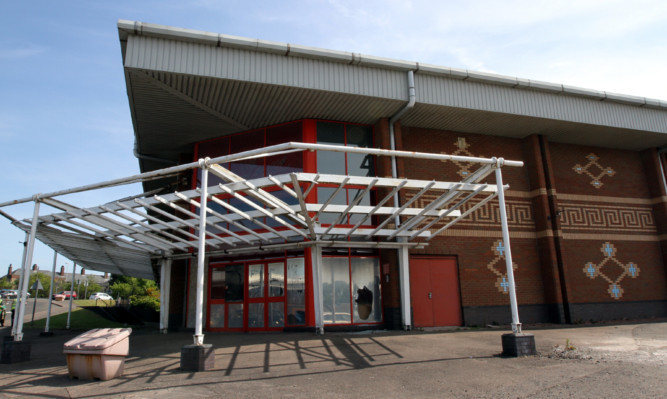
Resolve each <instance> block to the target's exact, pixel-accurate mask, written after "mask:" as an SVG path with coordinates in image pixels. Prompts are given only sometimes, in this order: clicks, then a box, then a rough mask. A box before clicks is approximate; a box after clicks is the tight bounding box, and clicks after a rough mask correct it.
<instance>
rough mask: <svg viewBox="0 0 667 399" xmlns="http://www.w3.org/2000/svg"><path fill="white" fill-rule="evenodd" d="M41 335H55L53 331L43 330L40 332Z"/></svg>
mask: <svg viewBox="0 0 667 399" xmlns="http://www.w3.org/2000/svg"><path fill="white" fill-rule="evenodd" d="M39 336H40V337H53V331H48V332H47V331H42V332H41V333H39Z"/></svg>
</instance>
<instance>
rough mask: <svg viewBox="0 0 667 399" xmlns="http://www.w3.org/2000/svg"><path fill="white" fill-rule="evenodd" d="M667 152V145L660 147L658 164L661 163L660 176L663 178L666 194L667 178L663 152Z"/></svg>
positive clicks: (666, 192)
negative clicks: (663, 163)
mask: <svg viewBox="0 0 667 399" xmlns="http://www.w3.org/2000/svg"><path fill="white" fill-rule="evenodd" d="M665 152H667V146H666V147H660V148H658V165H660V177H661V178H662V187H663V188H664V189H665V194H667V180H665V168H664V167H663V166H662V154H664V153H665Z"/></svg>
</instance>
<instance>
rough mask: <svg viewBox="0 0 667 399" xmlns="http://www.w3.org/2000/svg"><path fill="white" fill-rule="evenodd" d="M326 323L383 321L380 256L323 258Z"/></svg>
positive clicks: (324, 313) (323, 294) (323, 293)
mask: <svg viewBox="0 0 667 399" xmlns="http://www.w3.org/2000/svg"><path fill="white" fill-rule="evenodd" d="M322 299H323V318H324V324H350V323H352V324H366V323H380V322H382V307H381V298H380V265H379V260H378V258H377V257H356V256H325V257H323V258H322Z"/></svg>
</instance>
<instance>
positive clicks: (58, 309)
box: [4, 298, 77, 325]
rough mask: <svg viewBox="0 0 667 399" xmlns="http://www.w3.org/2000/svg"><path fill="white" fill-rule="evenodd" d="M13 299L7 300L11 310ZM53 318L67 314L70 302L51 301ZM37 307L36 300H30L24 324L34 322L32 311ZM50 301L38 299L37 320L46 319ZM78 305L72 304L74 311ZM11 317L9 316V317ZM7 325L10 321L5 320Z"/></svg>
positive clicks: (27, 304) (6, 302)
mask: <svg viewBox="0 0 667 399" xmlns="http://www.w3.org/2000/svg"><path fill="white" fill-rule="evenodd" d="M12 301H13V299H5V300H4V304H5V307H6V308H7V309H8V310H9V309H10V307H11V302H12ZM51 303H52V305H51V316H53V315H57V314H60V313H66V312H67V311H68V310H69V301H51ZM34 306H35V299H34V298H28V301H27V303H26V307H25V317H24V318H23V320H24V323H30V322H31V321H32V310H33V308H34ZM48 307H49V300H48V299H46V298H37V308H35V320H39V319H45V318H46V312H47V311H48ZM76 308H77V306H76V304H74V303H72V309H76ZM8 316H9V315H8ZM12 317H13V316H12ZM5 323H6V324H7V325H9V323H8V319H7V320H5Z"/></svg>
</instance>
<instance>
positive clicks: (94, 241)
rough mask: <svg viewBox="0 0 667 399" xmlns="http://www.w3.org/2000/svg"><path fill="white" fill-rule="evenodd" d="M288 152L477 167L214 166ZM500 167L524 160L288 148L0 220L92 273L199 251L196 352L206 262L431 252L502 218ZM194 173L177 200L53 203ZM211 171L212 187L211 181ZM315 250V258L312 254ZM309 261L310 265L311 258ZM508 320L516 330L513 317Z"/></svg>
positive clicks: (145, 267) (50, 201) (206, 162)
mask: <svg viewBox="0 0 667 399" xmlns="http://www.w3.org/2000/svg"><path fill="white" fill-rule="evenodd" d="M296 151H335V152H349V153H359V154H365V155H368V156H391V157H406V158H417V159H429V160H434V161H447V160H450V161H458V162H466V163H473V164H478V165H479V167H478V169H477V170H476V171H475V172H473V173H472V174H471V175H470V176H469V177H467V178H466V179H464V180H462V181H459V182H444V181H426V180H415V179H407V178H385V177H364V176H343V175H330V174H313V173H304V172H294V173H288V174H282V175H278V176H268V177H262V178H257V179H252V180H246V179H244V178H243V177H241V176H239V175H237V174H235V173H233V172H232V171H231V170H229V169H227V168H225V167H223V166H222V165H223V164H226V163H229V162H238V161H245V160H249V159H254V158H259V157H268V156H276V155H280V154H286V153H291V152H296ZM502 166H523V162H520V161H506V160H504V159H503V158H478V157H466V156H453V155H448V154H433V153H419V152H407V151H395V150H383V149H375V148H358V147H345V146H336V145H325V144H308V143H294V142H290V143H284V144H279V145H274V146H270V147H265V148H260V149H257V150H251V151H246V152H242V153H238V154H233V155H227V156H222V157H217V158H213V159H209V158H206V159H200V160H199V161H197V162H192V163H189V164H184V165H179V166H175V167H171V168H166V169H160V170H156V171H153V172H147V173H143V174H140V175H135V176H130V177H127V178H122V179H116V180H111V181H107V182H102V183H97V184H92V185H87V186H82V187H77V188H73V189H69V190H62V191H58V192H54V193H49V194H43V195H35V196H33V197H29V198H23V199H19V200H14V201H9V202H4V203H0V208H2V207H5V206H9V205H14V204H18V203H25V202H30V201H33V202H34V203H35V212H34V216H33V218H32V219H25V220H23V221H18V220H15V219H14V218H12V217H11V216H9V215H8V214H6V213H5V212H1V211H0V212H1V213H2V215H4V216H6V217H8V218H9V219H10V220H11V221H12V223H13V224H14V225H16V226H17V227H19V228H21V229H22V230H24V231H26V232H27V233H29V234H30V240H34V238H35V237H36V238H38V239H39V240H40V241H42V242H44V243H45V244H46V245H48V246H50V247H52V248H53V249H54V250H56V251H57V252H60V253H61V254H63V255H65V256H66V257H68V258H69V259H71V260H72V261H74V262H76V263H77V264H79V265H81V266H82V267H85V268H88V269H92V270H99V271H107V272H111V273H121V274H129V275H134V276H138V277H148V278H151V277H152V264H151V263H152V262H151V259H154V260H155V259H165V258H168V259H173V258H177V257H181V256H192V255H193V254H196V255H197V256H198V277H197V286H198V289H197V314H196V328H195V343H196V344H203V335H202V334H201V325H202V320H201V313H202V306H201V304H202V303H203V269H204V258H205V256H207V255H211V254H212V253H223V254H227V253H237V252H248V251H255V250H258V249H268V248H271V249H279V248H281V249H282V248H289V247H303V246H315V247H317V248H320V247H322V246H347V247H356V246H376V247H393V248H399V247H406V246H408V247H410V246H424V245H428V242H429V241H430V240H431V239H432V238H433V237H435V236H437V235H438V234H440V233H441V232H442V231H444V230H446V229H448V228H449V227H451V226H452V225H454V224H455V223H457V222H458V221H460V220H461V219H463V218H465V217H467V216H468V215H470V214H471V213H472V212H474V211H475V210H477V209H478V208H480V207H481V206H483V205H484V204H485V203H487V202H488V201H491V200H492V199H494V198H496V197H498V198H499V200H500V209H501V210H502V211H504V209H505V204H504V195H503V191H504V190H505V189H507V188H508V187H509V186H506V185H503V184H502V175H501V173H500V170H501V167H502ZM196 168H198V169H200V171H201V179H200V184H199V187H197V188H195V189H191V190H187V191H183V192H179V191H172V192H169V193H166V194H163V193H161V194H154V193H144V194H140V195H137V196H133V197H130V198H125V199H120V200H116V201H111V202H108V203H106V204H103V205H100V206H96V207H88V208H82V207H77V206H75V205H72V204H68V203H66V202H64V201H62V200H59V199H55V197H57V196H62V195H66V194H71V193H77V192H83V191H88V190H94V189H100V188H104V187H111V186H117V185H121V184H128V183H134V182H141V181H147V180H152V179H156V178H162V177H165V176H170V175H174V174H176V173H181V172H184V171H188V170H193V169H196ZM494 172H495V175H496V176H495V177H496V183H495V184H488V183H484V182H483V181H484V179H485V178H486V177H487V176H489V175H490V174H491V173H494ZM210 174H212V175H213V178H215V179H216V181H215V182H213V183H212V184H210V185H209V183H208V182H209V175H210ZM211 180H213V179H211ZM322 185H325V186H326V187H329V188H333V190H330V191H331V194H330V195H328V197H326V198H323V197H322V193H323V192H322V191H321V190H320V191H317V188H318V187H321V186H322ZM349 188H353V189H355V190H357V191H358V193H359V194H357V196H356V197H355V198H354V199H353V200H351V201H350V203H349V204H344V205H343V204H336V203H335V201H334V199H335V197H336V195H337V194H338V193H340V192H341V191H342V190H345V189H349ZM372 191H375V192H378V193H382V195H380V196H379V197H378V198H376V201H375V205H362V204H363V203H364V200H365V199H366V200H368V199H369V198H370V195H371V192H372ZM311 193H317V194H318V195H317V200H318V201H317V203H314V202H312V201H310V200H311V199H312V196H311ZM397 194H403V196H404V198H406V201H405V202H404V203H403V205H401V206H400V207H399V206H396V205H395V206H391V205H390V204H391V203H392V201H390V200H391V199H392V198H393V197H394V196H395V195H397ZM380 197H381V198H380ZM227 199H230V200H229V201H228V200H227ZM473 199H476V200H477V201H478V202H477V203H476V204H475V205H473V206H471V207H469V208H468V209H467V210H465V211H462V210H463V209H464V208H463V205H464V204H466V203H467V202H469V201H471V200H473ZM366 203H370V201H366ZM39 204H45V205H48V206H50V207H52V208H55V209H56V210H58V212H56V213H52V214H48V215H44V216H39ZM239 204H242V205H239ZM202 210H204V211H202ZM503 214H504V212H501V219H502V224H503V231H505V230H506V224H507V220H506V216H505V217H503ZM325 215H326V217H327V220H329V219H332V220H334V222H333V223H322V222H321V221H320V220H321V219H322V218H323V216H325ZM348 216H354V217H355V218H356V219H358V220H357V221H356V222H355V223H354V225H352V224H348V223H342V222H344V221H346V218H347V217H348ZM372 218H376V219H375V221H374V222H375V223H377V224H374V223H372V222H371V221H372ZM441 222H442V223H444V226H442V227H440V228H438V229H437V230H434V229H433V228H434V227H433V226H435V225H436V224H437V223H441ZM503 238H504V239H505V242H506V243H507V244H506V245H507V248H508V250H507V252H508V254H509V236H508V235H507V237H505V234H503ZM30 240H29V242H30ZM29 252H32V248H29ZM314 252H316V253H320V251H319V250H317V251H314ZM31 256H32V254H31V253H30V256H29V258H30V259H27V262H26V264H30V262H31ZM507 259H510V256H508V257H507ZM314 263H315V264H319V261H318V260H316V262H314ZM163 265H164V263H163ZM509 265H510V266H509V267H508V272H511V269H512V268H511V263H509ZM163 267H164V266H163ZM314 267H316V266H314ZM24 268H25V265H24ZM24 273H25V271H24ZM317 275H318V274H317V273H315V276H317ZM508 277H509V276H508ZM512 280H513V279H512ZM26 281H27V280H26ZM314 283H315V284H317V282H314ZM512 291H513V290H512ZM316 319H318V318H317V317H316ZM317 324H318V328H322V327H323V326H321V325H320V324H321V318H319V321H318V323H317ZM514 324H518V317H517V318H516V323H513V325H514ZM18 333H19V334H20V331H19V332H18Z"/></svg>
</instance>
